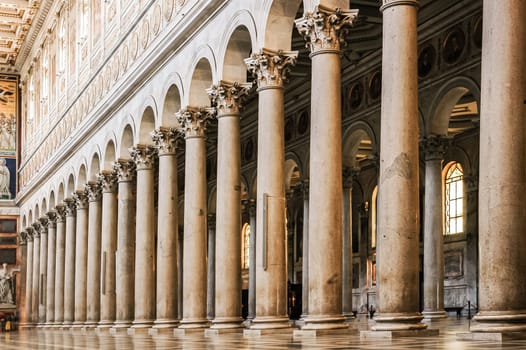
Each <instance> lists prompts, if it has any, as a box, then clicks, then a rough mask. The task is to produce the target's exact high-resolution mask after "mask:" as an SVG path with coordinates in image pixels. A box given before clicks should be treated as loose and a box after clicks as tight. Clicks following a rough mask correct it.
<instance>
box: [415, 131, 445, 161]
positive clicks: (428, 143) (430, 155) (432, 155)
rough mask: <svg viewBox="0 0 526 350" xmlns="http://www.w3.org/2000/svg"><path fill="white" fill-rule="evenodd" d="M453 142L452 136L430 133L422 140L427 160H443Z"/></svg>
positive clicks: (421, 143)
mask: <svg viewBox="0 0 526 350" xmlns="http://www.w3.org/2000/svg"><path fill="white" fill-rule="evenodd" d="M450 143H451V138H449V137H446V136H441V135H429V136H426V137H424V138H422V139H421V140H420V145H421V146H422V149H423V151H424V155H425V160H442V159H443V158H444V153H446V150H447V148H448V147H449V145H450Z"/></svg>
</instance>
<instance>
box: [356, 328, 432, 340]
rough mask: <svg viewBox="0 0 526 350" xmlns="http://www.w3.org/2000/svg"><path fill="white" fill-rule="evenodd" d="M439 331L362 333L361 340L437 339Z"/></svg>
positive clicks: (409, 330)
mask: <svg viewBox="0 0 526 350" xmlns="http://www.w3.org/2000/svg"><path fill="white" fill-rule="evenodd" d="M438 334H439V330H438V329H407V330H400V331H361V332H360V339H361V340H365V339H393V338H406V337H435V336H438Z"/></svg>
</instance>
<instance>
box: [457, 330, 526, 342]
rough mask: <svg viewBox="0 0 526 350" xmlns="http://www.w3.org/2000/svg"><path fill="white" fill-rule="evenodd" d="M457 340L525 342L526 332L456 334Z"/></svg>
mask: <svg viewBox="0 0 526 350" xmlns="http://www.w3.org/2000/svg"><path fill="white" fill-rule="evenodd" d="M457 340H468V341H472V340H475V341H491V342H503V341H507V340H526V331H524V332H470V333H457Z"/></svg>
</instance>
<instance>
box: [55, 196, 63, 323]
mask: <svg viewBox="0 0 526 350" xmlns="http://www.w3.org/2000/svg"><path fill="white" fill-rule="evenodd" d="M55 211H56V213H57V220H56V221H57V228H56V252H55V253H56V254H55V310H54V312H53V314H54V321H55V322H54V324H55V326H59V325H61V324H62V322H64V293H65V292H64V271H65V260H66V208H65V207H64V205H62V204H59V205H57V206H55Z"/></svg>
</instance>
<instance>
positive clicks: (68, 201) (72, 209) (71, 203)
mask: <svg viewBox="0 0 526 350" xmlns="http://www.w3.org/2000/svg"><path fill="white" fill-rule="evenodd" d="M64 210H65V212H66V216H75V215H76V214H77V203H75V200H74V199H73V198H64Z"/></svg>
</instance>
